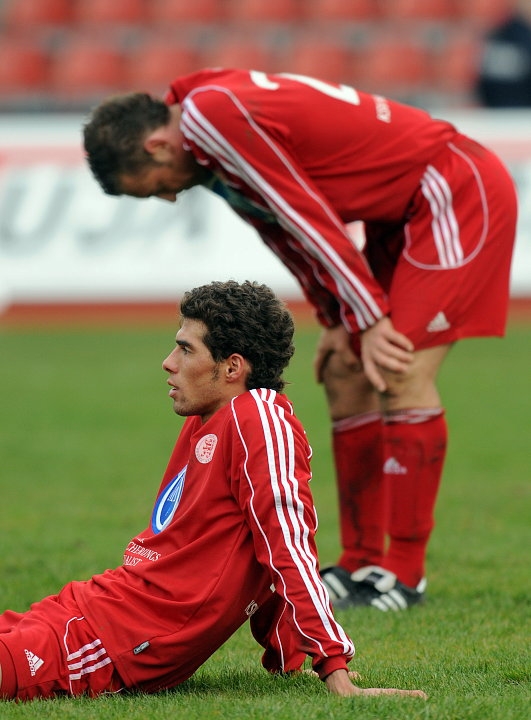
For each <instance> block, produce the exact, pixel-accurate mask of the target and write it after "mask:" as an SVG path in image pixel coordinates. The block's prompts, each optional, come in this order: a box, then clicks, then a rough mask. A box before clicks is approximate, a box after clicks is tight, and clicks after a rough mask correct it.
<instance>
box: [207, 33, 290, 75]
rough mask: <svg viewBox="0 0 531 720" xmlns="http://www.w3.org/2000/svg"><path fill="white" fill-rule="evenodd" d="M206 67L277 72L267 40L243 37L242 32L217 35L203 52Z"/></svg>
mask: <svg viewBox="0 0 531 720" xmlns="http://www.w3.org/2000/svg"><path fill="white" fill-rule="evenodd" d="M201 64H202V66H204V67H227V68H249V69H252V70H263V71H265V72H275V71H276V70H277V69H278V68H277V64H276V62H275V58H274V55H273V53H272V51H271V48H270V47H269V46H268V44H267V43H265V42H259V41H258V40H257V39H256V38H254V39H242V36H241V34H240V33H234V34H233V33H225V34H222V35H220V36H218V37H217V39H216V40H215V41H213V42H212V43H211V44H209V46H208V47H206V48H205V49H204V51H203V52H202V53H201Z"/></svg>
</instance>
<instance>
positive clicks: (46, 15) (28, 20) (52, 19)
mask: <svg viewBox="0 0 531 720" xmlns="http://www.w3.org/2000/svg"><path fill="white" fill-rule="evenodd" d="M0 17H1V22H2V24H3V25H4V26H5V27H6V28H7V29H8V30H9V31H18V30H22V31H25V30H33V29H35V28H43V27H46V26H64V25H66V26H68V25H69V24H70V23H71V22H72V19H73V7H72V0H5V2H4V3H3V4H0Z"/></svg>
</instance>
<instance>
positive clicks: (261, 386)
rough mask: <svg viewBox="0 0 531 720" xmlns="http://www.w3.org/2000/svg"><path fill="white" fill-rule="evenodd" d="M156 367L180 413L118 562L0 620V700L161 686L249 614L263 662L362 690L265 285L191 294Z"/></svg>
mask: <svg viewBox="0 0 531 720" xmlns="http://www.w3.org/2000/svg"><path fill="white" fill-rule="evenodd" d="M181 315H182V317H181V326H180V329H179V331H178V332H177V336H176V347H175V348H174V349H173V350H172V352H171V353H170V354H169V355H168V357H167V358H166V359H165V360H164V362H163V368H164V370H165V371H166V372H167V373H168V385H169V387H170V390H169V396H170V397H171V399H172V401H173V409H174V411H175V412H176V413H177V414H178V415H182V416H186V418H187V419H186V421H185V423H184V425H183V428H182V431H181V433H180V435H179V437H178V440H177V443H176V445H175V448H174V449H173V452H172V455H171V457H170V460H169V464H168V467H167V469H166V472H165V474H164V477H163V479H162V483H161V486H160V490H159V492H158V494H157V497H156V500H155V504H154V507H153V510H152V513H151V519H150V521H149V524H148V526H147V528H146V529H145V530H143V531H142V532H141V533H139V534H138V535H137V536H136V537H134V538H133V539H132V540H131V541H130V542H129V544H128V545H127V547H126V550H125V556H124V562H123V565H121V566H119V567H117V568H115V569H113V570H106V571H105V572H104V573H103V574H101V575H95V576H94V577H92V579H90V580H88V581H86V582H71V583H69V584H67V585H66V586H65V587H64V588H63V589H62V590H61V591H60V592H59V594H58V595H56V596H52V597H47V598H45V599H44V600H42V601H41V602H38V603H36V604H34V605H32V607H31V609H30V610H29V611H27V612H25V613H16V612H12V611H7V612H5V613H4V614H3V615H1V616H0V667H1V675H0V697H2V698H4V699H10V698H17V699H19V700H30V699H32V698H38V697H40V698H48V697H53V696H56V695H59V694H70V695H80V694H83V693H86V694H89V695H92V696H96V695H98V694H100V693H103V692H117V691H120V690H122V689H125V688H128V689H132V690H134V689H137V690H140V691H143V692H156V691H159V690H162V689H166V688H171V687H174V686H175V685H178V684H179V683H182V682H183V681H184V680H186V679H187V678H189V677H190V676H191V675H192V674H193V673H194V672H195V671H196V670H197V668H199V666H200V665H201V664H202V663H204V662H205V661H206V660H207V658H208V657H209V656H210V655H212V653H214V652H215V651H216V650H217V649H218V648H219V647H220V646H221V645H222V644H223V643H224V642H225V641H226V640H227V639H228V638H229V637H230V636H231V635H232V634H233V633H234V632H235V631H236V629H237V628H239V627H240V626H241V625H242V624H243V623H244V622H245V621H246V620H247V619H250V626H251V631H252V633H253V635H254V637H255V638H256V640H257V641H258V642H259V643H260V644H261V645H262V646H263V647H264V648H265V652H264V654H263V658H262V662H263V665H264V667H265V668H266V669H267V670H269V671H271V672H281V673H289V672H291V671H297V670H299V669H300V668H301V666H302V664H303V662H304V660H305V658H306V657H307V656H308V655H310V656H311V657H312V662H313V669H314V671H315V673H316V674H317V675H318V676H319V677H320V678H321V679H322V680H324V682H325V683H326V685H327V687H328V688H329V690H330V691H331V692H333V693H336V694H338V695H344V696H347V695H356V694H380V693H398V694H406V695H410V694H413V695H417V696H420V697H424V693H422V692H420V691H406V690H394V689H374V688H373V689H366V690H362V689H360V688H358V687H356V686H355V685H354V684H353V683H352V682H351V677H352V676H353V674H351V676H350V677H349V673H348V670H347V663H348V661H349V660H350V659H351V657H352V655H353V653H354V647H353V645H352V641H351V640H350V638H349V637H348V636H347V635H346V633H345V631H344V630H343V628H342V627H341V626H340V625H339V624H338V623H337V622H336V621H335V620H334V617H333V615H332V612H331V609H330V604H329V598H328V595H327V592H326V590H325V588H324V586H323V584H322V581H321V579H320V576H319V567H318V562H317V555H316V548H315V542H314V532H315V528H316V517H315V514H314V508H313V502H312V497H311V493H310V489H309V481H310V477H311V475H310V465H309V458H310V455H311V451H310V447H309V445H308V442H307V439H306V435H305V433H304V430H303V428H302V426H301V424H300V422H299V421H298V420H297V418H296V417H295V415H294V414H293V409H292V406H291V405H290V403H289V401H288V400H287V398H286V396H285V395H283V394H282V393H281V391H282V389H283V387H284V382H283V380H282V372H283V370H284V368H285V367H286V366H287V364H288V362H289V360H290V358H291V356H292V354H293V344H292V339H293V320H292V317H291V315H290V313H289V311H288V310H287V309H286V308H285V306H284V305H283V304H282V303H281V301H280V300H279V299H278V298H276V297H275V295H274V294H273V293H272V291H271V290H270V289H269V288H268V287H266V286H265V285H260V284H257V283H251V282H245V283H243V284H239V283H237V282H234V281H230V282H225V283H222V282H214V283H211V284H209V285H205V286H202V287H199V288H196V289H194V290H192V291H190V292H188V293H186V294H185V296H184V298H183V301H182V305H181Z"/></svg>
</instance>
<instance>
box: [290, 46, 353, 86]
mask: <svg viewBox="0 0 531 720" xmlns="http://www.w3.org/2000/svg"><path fill="white" fill-rule="evenodd" d="M283 61H284V67H283V70H284V71H286V72H290V73H296V74H299V75H310V76H313V77H317V78H320V79H322V80H329V81H330V82H336V83H351V82H352V63H353V53H352V50H351V48H349V47H346V46H344V45H341V44H339V43H338V42H334V41H333V40H321V39H319V38H311V37H304V38H300V39H298V40H294V41H293V42H292V43H291V44H290V47H289V50H288V52H287V53H286V54H285V55H284V56H283Z"/></svg>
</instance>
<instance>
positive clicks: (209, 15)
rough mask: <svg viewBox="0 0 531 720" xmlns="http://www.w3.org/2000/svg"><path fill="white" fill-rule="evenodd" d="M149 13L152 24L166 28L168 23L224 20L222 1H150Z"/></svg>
mask: <svg viewBox="0 0 531 720" xmlns="http://www.w3.org/2000/svg"><path fill="white" fill-rule="evenodd" d="M148 12H149V18H150V22H154V23H157V24H162V25H165V26H167V24H168V23H216V22H219V21H220V20H221V19H222V16H223V3H222V0H191V1H190V0H150V2H149V3H148ZM176 29H179V27H177V28H176Z"/></svg>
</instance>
